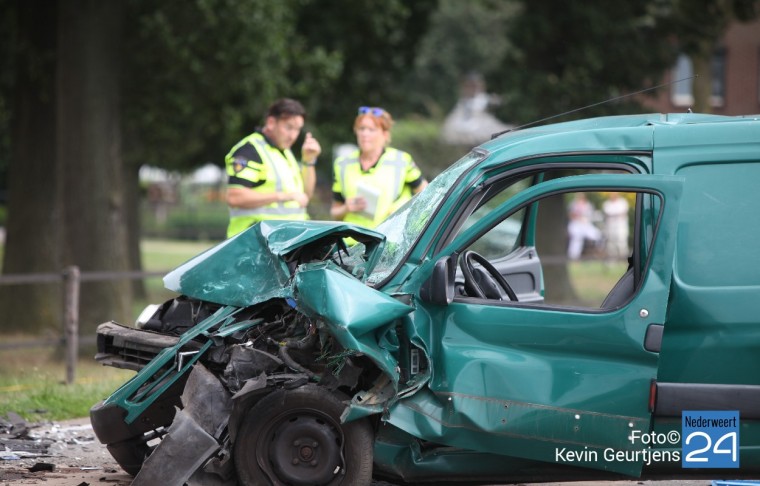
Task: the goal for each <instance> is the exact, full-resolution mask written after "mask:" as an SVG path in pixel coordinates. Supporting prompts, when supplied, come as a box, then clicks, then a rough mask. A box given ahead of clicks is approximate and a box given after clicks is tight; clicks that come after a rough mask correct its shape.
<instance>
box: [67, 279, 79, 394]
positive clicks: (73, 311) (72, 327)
mask: <svg viewBox="0 0 760 486" xmlns="http://www.w3.org/2000/svg"><path fill="white" fill-rule="evenodd" d="M63 282H64V301H63V307H64V329H63V335H64V340H65V342H66V384H67V385H71V384H72V383H74V379H75V375H76V368H77V359H78V358H79V285H80V273H79V267H77V266H73V265H72V266H70V267H67V268H66V269H65V270H64V271H63Z"/></svg>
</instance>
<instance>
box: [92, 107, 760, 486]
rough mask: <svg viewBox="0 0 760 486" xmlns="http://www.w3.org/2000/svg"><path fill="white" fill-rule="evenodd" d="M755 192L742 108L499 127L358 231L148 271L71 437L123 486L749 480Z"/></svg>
mask: <svg viewBox="0 0 760 486" xmlns="http://www.w3.org/2000/svg"><path fill="white" fill-rule="evenodd" d="M758 184H760V117H758V116H754V117H753V116H745V117H721V116H712V115H700V114H669V115H662V114H655V115H651V114H650V115H633V116H618V117H604V118H595V119H587V120H580V121H573V122H567V123H558V124H553V125H546V126H539V127H534V128H529V129H523V130H517V131H512V132H508V133H504V134H501V135H499V136H497V137H495V138H494V139H493V140H491V141H489V142H486V143H484V144H482V145H480V146H478V147H476V148H475V149H473V150H472V152H470V153H469V154H468V155H466V156H464V157H463V158H462V159H461V160H459V161H458V162H456V163H455V164H453V165H451V166H450V167H449V168H448V169H447V170H446V171H444V172H443V173H441V174H440V175H439V176H438V177H436V178H435V179H434V180H433V181H431V183H430V184H429V186H428V187H427V188H426V189H425V190H424V191H423V192H422V193H420V194H419V195H417V196H416V197H415V198H414V199H412V200H411V201H409V202H408V203H407V204H406V205H405V206H403V207H402V208H400V209H399V210H398V211H397V212H396V213H394V214H392V215H391V216H390V217H389V218H388V219H387V220H386V221H385V222H384V223H383V224H382V225H381V226H379V227H378V228H377V229H376V230H368V229H364V228H361V227H357V226H352V225H348V224H344V223H338V222H318V221H311V222H285V221H279V222H265V223H260V224H258V225H256V226H253V227H252V228H250V229H249V230H247V231H245V232H243V233H241V234H239V235H237V236H235V237H233V238H231V239H229V240H227V241H224V242H223V243H221V244H219V245H218V246H216V247H214V248H212V249H210V250H208V251H207V252H205V253H203V254H201V255H199V256H197V257H195V258H194V259H192V260H190V261H188V262H187V263H185V264H183V265H182V266H180V267H179V268H177V269H176V270H174V271H173V272H171V273H169V274H168V275H167V276H166V277H165V279H164V283H165V285H166V287H167V288H169V289H171V290H173V291H175V292H177V294H178V296H177V297H176V298H175V299H172V300H170V301H168V302H165V303H164V304H162V305H159V306H150V307H149V308H147V309H146V311H145V312H143V314H142V315H141V316H140V317H139V318H138V322H137V325H136V326H135V327H126V326H121V325H119V324H116V323H113V322H112V323H105V324H102V325H101V326H100V327H99V329H98V355H97V357H96V358H97V359H98V360H99V361H101V362H102V363H104V364H106V365H110V366H115V367H120V368H128V369H133V370H135V371H137V374H136V375H135V376H134V377H133V378H132V379H131V380H130V381H128V382H127V383H125V384H124V385H123V386H122V387H121V388H119V389H118V390H117V391H116V392H114V393H113V394H112V395H111V396H110V397H108V398H107V399H105V400H104V401H102V402H100V403H98V404H97V405H95V406H94V407H93V408H92V410H91V420H92V424H93V427H94V429H95V431H96V434H97V436H98V438H99V440H100V441H101V442H103V443H104V444H107V446H108V449H109V451H110V452H111V454H112V455H113V456H114V458H115V459H116V460H117V461H118V462H119V463H120V464H121V465H122V467H123V468H124V469H125V470H126V471H127V472H129V473H131V474H135V475H136V477H135V480H134V483H133V484H136V485H140V484H146V485H148V484H159V481H161V482H163V483H166V484H183V483H185V482H187V483H188V484H246V485H248V484H256V485H258V484H274V485H338V484H340V485H351V486H355V485H362V484H370V482H371V481H372V479H373V477H374V478H375V479H383V480H386V481H391V482H398V483H405V484H414V483H426V482H427V483H442V482H446V481H449V482H455V483H463V482H467V483H471V484H478V483H481V484H484V483H494V482H518V481H519V482H529V481H549V480H571V479H600V478H610V479H619V478H625V477H631V476H633V477H647V478H653V477H665V476H667V477H673V476H680V475H686V474H687V473H688V475H689V476H693V475H695V474H698V475H699V474H701V475H704V476H712V477H715V476H723V477H725V476H731V477H743V476H744V477H746V476H752V475H754V476H757V475H758V474H759V473H760V189H759V188H758V186H757V185H758ZM578 201H581V202H582V203H583V207H584V208H585V209H584V210H583V211H579V210H578V208H579V207H580V203H579V202H578ZM613 203H614V204H613ZM613 207H615V208H616V210H614V211H613ZM571 248H572V250H571Z"/></svg>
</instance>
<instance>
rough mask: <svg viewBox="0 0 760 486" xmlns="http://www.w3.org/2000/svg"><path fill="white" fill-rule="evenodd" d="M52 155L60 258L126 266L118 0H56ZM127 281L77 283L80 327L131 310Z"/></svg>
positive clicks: (86, 265) (96, 267)
mask: <svg viewBox="0 0 760 486" xmlns="http://www.w3.org/2000/svg"><path fill="white" fill-rule="evenodd" d="M58 7H59V9H60V15H59V23H58V29H59V32H58V46H59V58H58V85H57V94H58V96H57V100H58V105H57V106H58V112H57V120H58V124H57V126H58V135H59V139H58V140H59V142H58V151H57V155H58V159H59V161H60V163H61V167H62V169H63V170H62V179H63V182H64V185H63V187H64V188H65V203H64V221H65V224H64V226H63V245H64V248H65V249H66V253H65V255H64V261H65V263H66V264H71V265H78V266H79V267H80V268H81V270H82V272H91V271H109V270H110V271H124V270H127V269H128V267H129V261H128V253H127V244H126V241H127V239H126V220H125V213H124V194H123V192H122V191H123V188H124V184H123V171H122V159H121V157H122V155H121V150H122V147H121V126H120V123H121V120H120V114H121V113H120V108H121V107H120V89H119V88H120V86H119V79H120V77H119V68H120V59H121V58H122V53H121V50H120V42H121V28H122V25H121V24H122V17H123V15H122V13H123V3H122V2H120V1H107V2H103V1H101V0H59V4H58ZM131 300H132V299H131V285H130V282H129V281H128V280H120V281H115V280H103V281H97V282H93V283H88V284H85V285H83V287H82V291H81V306H80V317H81V320H80V329H82V330H83V331H84V332H89V331H92V330H93V329H94V328H95V326H96V325H97V324H99V323H100V322H102V321H105V320H108V319H118V320H122V321H124V320H126V319H127V318H128V317H129V315H130V314H131V310H130V306H131Z"/></svg>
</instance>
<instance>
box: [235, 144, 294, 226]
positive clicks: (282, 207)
mask: <svg viewBox="0 0 760 486" xmlns="http://www.w3.org/2000/svg"><path fill="white" fill-rule="evenodd" d="M246 142H251V143H253V144H255V146H256V149H257V152H258V153H259V155H261V157H262V159H264V161H265V162H266V163H267V164H268V165H269V167H271V168H272V170H273V171H274V174H275V177H274V185H275V187H274V192H285V191H284V178H285V177H286V175H285V174H283V172H282V169H283V168H282V167H281V166H280V164H278V163H277V161H275V160H273V159H272V156H271V154H270V153H269V146H268V144H267V142H266V141H265V140H264V138H263V136H261V135H259V134H255V135H253V136H251V137H249V138H248V139H247V140H246ZM283 158H284V159H285V160H286V162H287V163H288V165H289V166H291V167H290V168H291V170H293V171H296V172H295V174H294V179H293V181H292V182H293V183H294V186H298V185H300V186H301V187H300V188H299V187H294V189H296V190H299V191H303V181H302V180H301V179H300V173H299V172H297V171H298V163H297V162H295V159H293V160H291V159H290V158H289V157H288V156H287V155H286V154H285V153H283ZM258 190H261V189H258ZM288 203H290V204H288ZM294 204H297V203H295V202H293V201H279V202H273V203H270V204H267V205H266V206H260V207H257V208H250V209H242V208H229V209H230V218H238V217H254V218H257V219H276V218H277V217H278V216H279V217H284V218H283V219H291V218H288V217H293V216H297V217H303V218H305V217H306V214H307V213H306V208H302V207H300V206H294Z"/></svg>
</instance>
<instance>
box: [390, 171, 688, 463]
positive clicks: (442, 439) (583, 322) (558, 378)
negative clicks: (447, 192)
mask: <svg viewBox="0 0 760 486" xmlns="http://www.w3.org/2000/svg"><path fill="white" fill-rule="evenodd" d="M681 186H682V182H681V179H680V178H675V177H661V176H657V177H655V176H649V175H629V174H626V175H620V174H615V175H598V174H597V175H583V176H574V177H566V178H562V179H556V180H551V181H547V182H542V183H539V184H536V185H534V186H532V187H530V188H528V189H525V190H523V191H521V192H520V193H518V194H517V195H515V196H514V197H511V198H509V199H507V200H506V201H505V202H504V203H503V204H501V205H500V206H499V207H497V208H495V209H494V210H493V211H491V212H489V213H488V214H485V215H484V216H483V217H482V218H481V219H480V220H479V221H477V222H475V223H474V224H472V225H470V226H469V227H467V229H465V230H464V231H462V232H461V233H460V234H459V235H457V236H456V237H455V238H454V240H453V241H452V242H451V243H449V244H448V245H447V246H446V247H445V248H443V249H442V251H440V252H439V253H438V254H437V255H433V256H432V258H431V262H430V264H429V265H427V266H426V267H422V268H420V271H421V272H431V269H432V266H433V264H434V263H435V262H436V261H440V260H441V259H444V258H448V259H449V261H451V262H455V261H457V260H459V261H460V266H461V265H464V266H469V272H465V273H470V274H473V275H477V277H473V279H475V280H474V283H473V282H469V283H468V282H464V283H462V282H460V286H462V287H464V289H465V290H464V291H462V292H459V293H458V294H457V295H455V297H454V298H453V301H452V302H451V303H449V304H448V305H441V304H440V303H431V302H425V301H422V300H421V299H418V301H417V311H416V312H415V315H414V317H415V321H416V323H415V324H417V323H419V325H422V323H425V325H426V326H429V330H428V333H429V334H428V335H429V336H430V343H428V344H429V350H428V351H429V355H430V356H429V358H430V366H431V367H432V379H431V381H430V383H429V385H428V387H427V389H425V390H423V391H421V392H419V393H417V394H415V395H413V396H411V397H409V398H407V399H404V400H401V401H400V402H398V403H397V404H396V405H395V406H394V407H393V408H392V409H391V413H390V415H389V421H390V422H391V423H392V424H394V425H396V426H397V427H400V428H402V429H404V430H406V431H408V432H409V433H412V434H414V435H416V436H418V437H420V438H422V439H425V440H429V441H433V442H436V443H443V444H447V445H450V446H454V447H462V448H467V449H473V450H478V451H483V452H490V453H495V454H504V455H508V456H515V457H521V458H527V459H535V460H540V461H547V462H553V463H562V464H567V465H573V466H582V467H589V468H594V469H602V470H607V471H615V472H621V473H626V474H631V475H639V474H640V471H641V466H642V463H643V462H644V461H645V460H646V457H644V455H643V454H641V451H642V449H646V445H643V444H642V443H641V442H640V441H637V440H632V439H631V437H636V436H640V435H641V434H645V433H646V432H647V431H649V429H650V425H651V424H650V422H651V411H650V404H649V397H650V387H651V383H652V381H653V380H654V379H655V376H656V374H657V362H658V354H657V353H656V352H655V351H650V350H647V349H646V348H647V346H646V340H647V333H648V329H649V328H650V326H651V325H656V324H662V323H663V322H664V320H665V312H666V307H667V302H668V292H669V285H670V278H671V268H672V258H673V248H674V240H675V230H676V222H677V216H678V207H679V201H680V195H681ZM611 192H617V193H621V194H624V195H626V197H629V198H632V201H633V203H632V204H631V206H632V207H631V210H630V219H629V221H630V223H631V224H630V227H631V237H630V239H629V242H630V244H629V248H630V252H631V255H630V259H629V260H630V262H631V263H630V265H629V264H628V263H627V262H626V263H625V264H623V267H622V268H623V274H622V275H621V276H620V278H619V279H618V281H617V283H615V284H613V285H611V288H610V289H609V290H608V292H607V295H606V296H604V298H603V299H597V300H595V301H593V299H592V301H593V302H592V303H590V304H585V303H584V302H566V301H563V300H561V299H560V300H556V299H555V297H556V296H557V295H559V294H556V293H553V289H552V284H553V281H552V280H550V279H549V278H548V277H547V278H545V282H544V287H545V295H544V298H543V299H541V300H536V299H535V298H530V299H526V300H524V301H521V300H520V297H519V296H517V300H515V299H514V298H512V297H509V296H508V295H509V293H508V292H502V291H501V290H504V289H503V288H501V289H500V288H499V287H504V285H503V284H500V283H499V280H498V277H497V276H496V275H495V274H498V273H500V271H499V270H497V269H496V268H495V267H494V266H493V265H492V264H491V263H490V262H489V261H488V260H487V259H473V258H470V259H467V261H466V262H465V261H464V260H465V258H464V255H468V254H469V255H471V253H468V252H469V251H471V249H473V248H478V241H479V240H480V239H481V238H483V237H484V235H487V234H488V231H489V230H490V229H492V228H499V227H501V228H503V227H504V224H503V222H504V221H505V220H509V219H510V218H513V217H514V219H513V223H510V225H509V226H511V227H513V225H514V224H520V225H526V226H525V227H524V228H513V230H514V231H521V232H525V231H530V232H531V234H527V235H526V234H523V235H522V237H521V238H520V241H521V242H523V246H520V245H517V246H516V247H515V248H514V249H513V250H512V251H514V252H516V253H515V254H516V255H521V256H522V255H525V254H526V252H534V253H535V255H536V256H537V257H541V258H540V260H539V261H540V262H541V265H543V266H546V265H547V264H548V263H547V262H548V261H550V260H552V259H556V258H559V257H563V258H566V255H560V256H558V255H542V254H541V252H542V240H543V241H546V239H547V238H567V236H568V235H567V233H566V228H564V227H559V228H556V230H557V234H556V235H555V236H552V235H550V234H535V233H533V232H535V231H536V229H537V228H542V227H543V226H542V224H541V218H542V210H544V211H550V210H553V209H552V208H556V204H554V203H551V204H550V202H551V201H552V200H551V199H550V198H563V199H561V201H567V202H568V203H569V201H570V200H571V197H572V196H575V195H578V194H586V193H588V194H602V195H604V194H609V193H611ZM554 201H556V199H555V200H554ZM525 211H530V212H531V213H533V216H532V217H531V218H526V217H524V213H525ZM465 217H466V216H465ZM536 219H537V223H536V224H528V223H527V222H528V221H533V220H536ZM651 220H654V221H655V232H654V233H653V234H652V233H651V232H646V231H642V230H641V228H642V227H643V226H644V225H647V224H650V223H649V222H650V221H651ZM554 226H557V225H554ZM650 226H651V225H650ZM599 231H600V233H601V232H602V230H601V229H600V230H599ZM646 240H649V241H646ZM525 245H527V247H526V246H525ZM592 250H593V248H592ZM484 260H485V261H484ZM561 263H562V264H563V265H565V266H566V270H568V271H571V270H573V269H574V268H575V267H573V266H572V264H574V263H575V260H568V261H563V262H561ZM620 265H621V264H620V262H618V267H619V266H620ZM489 267H490V268H489ZM596 271H597V272H598V273H597V274H598V275H603V272H604V268H601V269H597V270H596ZM544 274H545V275H546V272H545V271H544ZM555 275H558V274H555ZM587 277H588V278H586V280H592V281H593V280H594V274H589V275H587ZM556 280H559V279H556ZM506 286H509V282H508V281H507V282H506ZM474 287H480V292H478V291H477V288H474ZM513 296H514V293H513ZM420 334H421V335H422V334H423V333H420ZM636 451H639V453H638V454H636Z"/></svg>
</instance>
